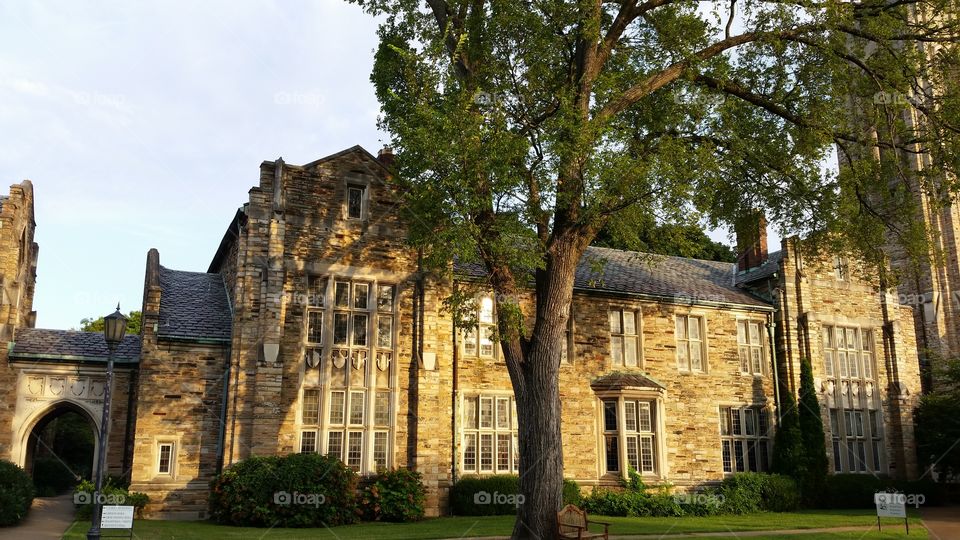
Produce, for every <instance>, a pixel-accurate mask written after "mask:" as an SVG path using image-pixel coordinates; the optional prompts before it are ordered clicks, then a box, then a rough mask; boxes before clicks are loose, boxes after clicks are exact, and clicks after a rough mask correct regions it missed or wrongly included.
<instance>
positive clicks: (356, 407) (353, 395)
mask: <svg viewBox="0 0 960 540" xmlns="http://www.w3.org/2000/svg"><path fill="white" fill-rule="evenodd" d="M363 401H364V394H363V392H350V425H354V426H360V425H363V409H364V403H363Z"/></svg>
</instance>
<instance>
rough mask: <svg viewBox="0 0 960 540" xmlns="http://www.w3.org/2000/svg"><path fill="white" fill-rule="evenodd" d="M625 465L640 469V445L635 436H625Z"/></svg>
mask: <svg viewBox="0 0 960 540" xmlns="http://www.w3.org/2000/svg"><path fill="white" fill-rule="evenodd" d="M627 465H630V466H631V467H633V470H635V471H640V470H641V469H640V445H639V443H638V441H637V437H636V436H632V437H627Z"/></svg>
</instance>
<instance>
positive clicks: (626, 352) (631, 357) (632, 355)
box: [623, 337, 637, 366]
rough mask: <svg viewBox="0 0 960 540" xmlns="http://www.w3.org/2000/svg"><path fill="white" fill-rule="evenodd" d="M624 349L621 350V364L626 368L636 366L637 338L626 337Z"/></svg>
mask: <svg viewBox="0 0 960 540" xmlns="http://www.w3.org/2000/svg"><path fill="white" fill-rule="evenodd" d="M623 343H624V345H625V347H624V349H623V363H624V365H627V366H636V365H637V338H636V337H626V338H624V341H623Z"/></svg>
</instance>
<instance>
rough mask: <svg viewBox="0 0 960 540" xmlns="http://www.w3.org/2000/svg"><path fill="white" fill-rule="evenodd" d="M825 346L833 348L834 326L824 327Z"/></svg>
mask: <svg viewBox="0 0 960 540" xmlns="http://www.w3.org/2000/svg"><path fill="white" fill-rule="evenodd" d="M823 346H824V347H825V348H827V349H832V348H833V327H832V326H824V327H823Z"/></svg>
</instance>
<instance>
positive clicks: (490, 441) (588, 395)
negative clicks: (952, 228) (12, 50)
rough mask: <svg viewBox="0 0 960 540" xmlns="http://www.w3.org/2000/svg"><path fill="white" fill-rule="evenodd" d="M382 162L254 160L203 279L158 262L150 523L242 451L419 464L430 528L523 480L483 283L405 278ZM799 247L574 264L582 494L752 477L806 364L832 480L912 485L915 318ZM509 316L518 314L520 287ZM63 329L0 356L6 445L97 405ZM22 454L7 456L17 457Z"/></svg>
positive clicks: (412, 260) (149, 400)
mask: <svg viewBox="0 0 960 540" xmlns="http://www.w3.org/2000/svg"><path fill="white" fill-rule="evenodd" d="M391 157H392V156H391V155H390V154H389V153H388V152H382V153H381V155H380V156H379V157H374V156H372V155H371V154H369V153H368V152H366V151H365V150H364V149H362V148H360V147H352V148H349V149H347V150H344V151H342V152H339V153H337V154H333V155H331V156H327V157H325V158H322V159H319V160H317V161H314V162H311V163H308V164H306V165H291V164H287V163H285V162H284V161H283V160H282V159H278V160H276V161H268V162H264V163H262V164H261V165H260V178H259V182H258V183H257V185H255V186H254V187H253V188H251V189H250V190H249V193H248V199H247V201H246V202H245V203H244V204H243V206H242V207H241V208H240V209H239V210H238V211H237V212H236V214H235V215H234V216H233V219H232V220H231V221H230V223H229V225H228V226H227V228H226V231H225V233H224V235H223V240H222V241H221V243H220V246H219V248H218V249H217V251H216V253H215V254H213V259H212V262H211V264H210V266H209V268H208V269H207V271H206V272H192V271H181V270H174V269H170V268H166V267H164V266H163V265H162V262H161V261H162V259H161V254H159V253H158V252H157V251H156V250H151V251H150V252H149V253H148V255H147V264H146V272H145V281H144V298H143V332H142V335H141V336H131V338H130V341H129V343H128V344H125V346H126V349H125V350H126V351H128V352H129V354H128V355H126V356H125V358H127V359H128V361H127V362H125V363H124V364H122V365H123V370H125V371H124V373H125V375H124V376H121V377H118V379H117V383H116V384H117V385H118V386H123V387H124V388H126V390H125V391H121V392H120V394H119V395H121V396H124V397H122V398H121V399H119V400H118V401H120V402H124V404H122V405H120V404H117V402H115V405H114V408H113V410H112V412H113V414H114V423H113V434H114V435H113V437H115V438H112V439H111V452H112V453H111V457H110V460H111V462H110V466H111V470H113V469H114V468H118V467H119V468H120V469H121V471H120V472H126V473H127V474H129V475H130V477H131V489H133V490H137V491H144V492H147V493H148V494H150V496H151V501H152V502H151V505H150V507H149V508H148V509H147V510H148V514H149V515H151V516H154V517H166V518H186V517H198V516H199V517H202V516H204V515H205V512H206V498H207V490H208V483H209V480H210V479H211V478H212V477H213V476H214V475H215V474H216V473H217V472H218V471H219V470H220V469H221V468H222V467H227V466H230V465H231V464H232V463H236V462H237V461H239V460H242V459H244V458H247V457H249V456H253V455H274V454H286V453H291V452H322V453H326V454H332V455H335V456H337V457H339V458H340V459H341V460H343V461H344V463H346V464H347V465H348V466H350V467H351V468H353V469H354V470H356V471H358V472H359V473H361V474H367V473H372V472H375V471H376V470H378V469H381V468H385V467H410V468H414V469H416V470H417V471H419V472H420V473H421V474H422V475H423V479H424V482H425V484H426V486H427V488H428V499H427V508H428V512H429V513H430V514H433V515H436V514H442V513H446V512H448V511H449V508H448V504H447V495H448V490H449V487H450V485H451V484H452V483H453V481H454V480H455V479H456V478H458V477H461V476H463V475H474V474H477V475H486V474H493V473H510V472H516V471H517V467H518V462H519V456H518V455H517V452H516V448H517V442H516V410H515V407H514V403H513V396H512V389H511V388H512V387H511V384H510V381H509V377H508V375H507V370H506V368H505V365H504V364H503V361H502V359H501V357H500V352H499V347H498V346H497V344H496V343H494V342H493V341H492V340H491V339H490V334H489V332H490V329H491V328H492V324H493V321H494V320H495V316H494V315H495V314H494V309H495V308H494V302H493V298H492V295H491V293H490V291H489V290H488V289H487V288H486V287H485V286H484V274H483V272H482V270H481V268H480V267H478V266H476V265H473V264H469V263H465V262H457V263H456V264H455V265H454V270H455V271H454V278H453V279H452V280H451V279H449V278H441V277H437V276H434V275H432V274H430V273H429V272H426V271H423V269H422V268H420V267H419V266H418V258H417V254H416V253H415V252H413V251H412V250H411V249H410V248H409V247H408V246H407V245H406V243H405V238H406V226H405V223H404V221H403V219H401V216H400V214H399V212H398V203H399V199H398V195H397V193H396V192H395V191H394V189H393V188H392V187H391V182H390V173H389V169H388V168H387V167H386V166H385V164H389V160H390V159H391ZM796 243H797V241H796V240H794V241H790V242H786V243H785V249H783V250H782V251H780V252H776V253H767V250H766V242H765V239H763V238H762V235H759V236H758V238H757V241H756V242H754V243H750V244H749V245H748V246H747V249H746V250H745V251H744V256H743V257H741V261H740V263H739V265H735V264H728V263H720V262H712V261H702V260H695V259H684V258H677V257H664V256H653V255H647V254H641V253H632V252H624V251H618V250H611V249H604V248H590V249H589V250H588V251H587V254H586V256H585V258H584V261H583V262H582V263H581V265H580V266H579V268H578V270H577V275H576V280H575V293H574V301H573V306H572V317H571V321H570V325H569V328H568V330H567V339H566V344H565V350H564V356H563V361H562V362H563V363H562V366H561V368H560V377H561V385H560V386H561V388H562V392H563V395H562V406H563V409H562V414H563V441H564V464H565V475H566V476H567V477H569V478H572V479H574V480H576V481H577V482H578V483H579V484H580V485H581V486H583V487H585V488H587V489H589V488H591V487H593V486H598V485H616V484H617V483H618V480H619V479H620V478H622V477H624V476H625V475H626V474H627V470H628V469H629V468H633V469H635V470H637V471H639V472H640V473H641V474H642V475H643V476H644V478H645V480H646V481H647V482H648V483H650V484H658V483H670V484H673V485H674V486H677V488H679V489H687V488H692V487H696V486H699V485H702V484H704V483H708V482H715V481H719V480H721V479H722V478H724V476H725V475H728V474H731V473H734V472H737V471H747V470H757V471H763V470H766V469H767V468H768V467H769V460H770V455H771V450H772V435H773V432H774V430H775V427H776V417H777V409H776V402H777V390H776V388H777V377H778V376H783V377H787V379H788V380H787V381H785V383H786V387H787V388H791V389H795V388H796V386H797V380H798V378H799V362H800V358H802V357H807V358H810V359H811V360H812V362H813V366H814V373H815V377H816V378H817V387H818V389H820V391H821V392H822V394H821V403H822V404H823V410H822V415H823V418H824V422H825V425H826V426H827V427H828V441H827V442H826V444H827V447H828V451H829V453H830V455H831V456H832V458H831V459H832V463H833V466H834V468H835V470H837V471H847V472H851V471H852V472H867V471H873V472H882V473H889V474H891V475H895V476H898V477H908V478H909V477H913V476H915V475H916V458H915V455H914V454H915V451H914V448H913V426H912V424H911V420H910V419H911V412H912V410H913V407H914V406H915V401H914V397H915V395H916V392H917V391H918V389H919V374H918V360H917V346H916V343H915V338H914V331H913V326H912V324H911V323H910V322H909V321H911V320H912V317H913V315H912V313H911V310H910V308H908V307H902V306H900V305H898V304H897V303H896V300H897V299H896V297H895V296H891V295H889V294H882V293H881V291H879V290H878V289H877V287H876V284H874V283H872V282H869V281H865V280H864V279H863V278H860V277H857V276H856V275H855V274H854V273H840V272H839V271H837V270H835V267H834V266H833V264H832V263H833V259H832V258H826V259H822V260H821V259H818V258H809V259H808V258H805V257H803V256H801V254H800V253H801V250H799V249H796V248H795V244H796ZM849 264H854V263H853V262H850V263H849ZM454 288H457V289H458V290H460V291H469V292H470V293H471V294H474V295H475V297H476V309H477V314H476V319H477V321H478V326H477V328H475V329H458V328H455V325H454V322H453V320H452V318H451V317H450V314H449V313H448V312H446V311H445V310H444V309H443V308H442V305H443V299H444V298H446V297H447V296H449V295H450V294H451V292H452V291H453V290H454ZM521 304H522V307H523V308H524V309H525V310H526V311H527V312H528V313H529V312H531V307H532V306H531V304H532V296H530V297H526V298H524V299H522V302H521ZM905 321H906V322H905ZM54 332H56V331H46V330H44V331H40V330H29V329H28V330H20V331H18V332H17V334H16V335H15V336H14V343H13V344H12V345H11V357H10V360H9V361H8V362H6V363H5V365H4V366H3V367H4V369H6V370H7V371H6V372H5V373H12V374H13V376H14V380H15V381H17V382H11V383H9V384H11V386H10V387H14V386H15V387H16V388H17V389H18V390H17V394H18V395H19V394H21V393H23V400H24V401H23V402H21V401H19V399H20V398H18V401H17V403H16V404H15V405H13V406H10V407H8V409H12V410H13V412H15V413H16V414H17V415H19V416H16V418H17V419H16V420H14V419H12V418H11V417H10V415H6V416H4V417H2V418H0V420H3V421H4V423H3V424H0V426H4V425H6V426H10V427H9V428H4V429H0V431H3V432H4V433H9V432H13V433H16V434H19V437H20V440H25V439H23V434H24V433H27V434H28V435H29V433H30V430H31V429H32V425H33V424H31V422H33V423H36V422H37V418H41V417H42V415H43V414H44V411H48V410H54V409H55V407H57V406H71V407H86V408H87V409H91V410H92V409H95V406H96V403H97V402H96V393H95V392H94V391H93V390H94V389H95V388H96V383H95V381H96V380H97V378H98V377H99V376H100V372H99V371H98V370H101V371H102V357H103V351H99V352H98V351H96V350H92V346H91V345H90V344H87V345H84V344H83V343H80V341H81V338H79V337H77V336H76V335H74V334H73V333H66V334H67V335H64V336H60V339H61V341H62V345H57V344H56V343H53V344H51V343H50V340H49V339H47V340H41V339H39V338H41V337H54V336H56V334H55V333H54ZM78 350H79V351H80V352H77V351H78ZM71 351H73V352H71ZM41 358H43V359H44V360H45V362H44V363H42V364H41V363H40V362H39V360H40V359H41ZM30 361H32V362H33V363H32V364H29V365H27V364H25V363H26V362H30ZM777 364H779V365H780V366H781V367H780V370H779V371H778V370H777V369H775V367H774V366H775V365H777ZM36 366H41V367H42V368H43V369H45V370H47V371H44V372H42V373H35V372H31V371H30V370H31V369H33V370H36V369H37V368H36ZM75 366H80V367H75ZM55 367H56V368H58V369H63V370H65V371H71V370H72V371H71V373H72V372H74V371H75V372H76V374H77V377H76V378H77V379H79V378H82V377H86V378H87V379H86V380H88V381H90V382H89V383H86V384H87V386H84V388H86V389H87V390H85V391H86V392H88V393H87V394H83V392H81V394H82V395H81V396H79V397H77V398H76V399H74V398H73V397H68V398H65V399H60V400H58V399H57V398H56V397H55V396H52V395H51V394H50V389H51V388H52V386H51V381H53V379H54V378H56V377H57V376H58V375H57V374H56V373H50V370H52V369H53V368H55ZM81 368H82V369H81ZM40 376H42V377H43V385H44V386H42V387H38V386H37V385H39V384H40V383H39V382H34V383H33V384H34V388H39V389H38V390H37V393H34V394H30V392H31V390H30V389H31V386H30V384H31V383H30V381H31V380H32V379H30V377H40ZM63 376H64V377H65V376H66V375H63ZM71 377H72V375H71ZM66 380H67V381H71V382H69V384H71V385H73V384H78V383H77V382H75V381H74V379H72V378H71V379H66ZM64 384H67V383H66V382H65V383H64ZM125 385H126V386H125ZM56 387H59V383H57V386H56ZM101 387H102V386H101ZM70 388H72V386H71V387H70ZM28 399H32V401H29V402H28V401H26V400H28ZM21 403H23V405H21ZM27 403H31V404H33V405H29V406H28V405H27ZM37 403H39V405H36V404H37ZM58 403H60V404H61V405H57V404H58ZM63 403H66V404H67V405H62V404H63ZM21 407H23V408H24V409H26V408H29V407H35V408H36V409H35V412H31V413H30V415H27V416H24V415H22V414H21V413H20V409H21ZM24 418H27V419H26V420H24ZM18 422H19V423H18ZM121 434H122V435H121ZM114 445H116V448H114ZM17 448H18V450H17V451H16V452H14V451H12V449H11V448H10V447H9V446H2V447H0V451H6V452H8V453H9V454H10V455H11V457H12V459H14V460H15V461H18V462H21V463H23V462H24V460H25V459H26V457H25V456H26V453H27V452H25V451H24V450H23V449H22V448H20V447H17ZM18 452H19V453H18ZM0 455H2V454H0Z"/></svg>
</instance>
